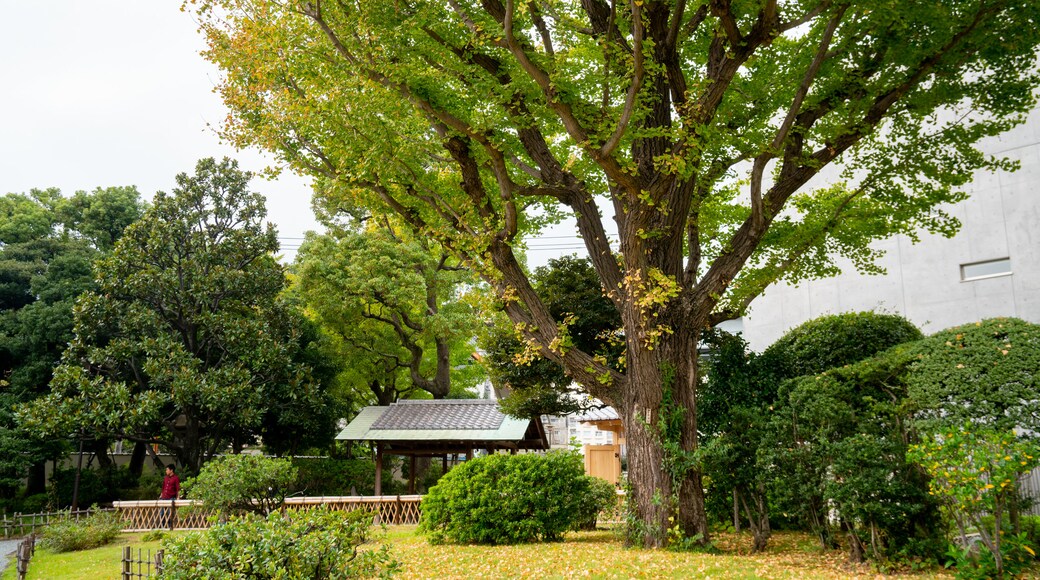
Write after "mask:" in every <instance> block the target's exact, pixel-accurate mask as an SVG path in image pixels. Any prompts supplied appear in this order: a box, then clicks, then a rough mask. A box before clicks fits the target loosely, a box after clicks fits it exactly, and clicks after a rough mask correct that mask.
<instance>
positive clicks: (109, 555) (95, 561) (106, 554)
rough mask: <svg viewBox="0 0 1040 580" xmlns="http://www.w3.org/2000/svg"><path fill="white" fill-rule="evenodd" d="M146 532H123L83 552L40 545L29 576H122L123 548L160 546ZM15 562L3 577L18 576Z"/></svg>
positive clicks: (96, 579) (103, 579) (73, 579)
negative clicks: (60, 551)
mask: <svg viewBox="0 0 1040 580" xmlns="http://www.w3.org/2000/svg"><path fill="white" fill-rule="evenodd" d="M142 535H143V534H122V535H120V536H119V538H118V539H117V540H116V541H115V542H113V543H112V544H109V545H107V546H104V547H101V548H97V549H94V550H83V551H81V552H66V553H64V554H53V553H50V552H48V551H47V550H45V549H42V548H40V547H39V544H37V547H36V555H35V556H34V557H33V559H32V561H31V562H29V574H28V578H32V579H37V580H44V579H46V580H81V579H85V578H89V579H91V580H108V579H109V578H111V579H113V580H118V579H119V578H120V561H121V558H122V553H123V548H124V547H125V546H131V547H132V548H134V553H135V554H136V552H137V549H138V548H141V549H142V550H149V549H150V550H152V551H153V552H154V551H155V550H156V549H157V548H158V547H159V542H143V541H141V536H142ZM15 577H16V576H15V570H14V562H13V561H12V562H11V564H10V565H9V566H8V567H7V570H5V571H4V573H3V575H2V576H0V580H15Z"/></svg>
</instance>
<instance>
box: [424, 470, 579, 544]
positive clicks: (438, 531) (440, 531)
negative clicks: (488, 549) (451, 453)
mask: <svg viewBox="0 0 1040 580" xmlns="http://www.w3.org/2000/svg"><path fill="white" fill-rule="evenodd" d="M589 489H590V485H589V480H588V478H587V477H586V476H585V473H584V467H583V464H582V460H581V456H579V455H578V454H577V453H573V452H556V453H549V454H546V455H536V454H523V455H489V456H487V457H481V458H479V459H474V460H472V461H467V462H466V463H464V464H462V465H460V466H458V467H455V468H454V469H452V470H451V471H449V472H448V473H447V474H446V475H445V476H444V477H442V478H441V480H440V483H438V484H437V485H435V486H434V487H433V488H432V489H431V490H430V492H429V493H428V494H427V495H426V497H424V498H423V502H422V519H421V520H420V521H419V529H420V531H421V532H423V533H426V534H429V536H430V540H431V541H433V542H439V541H443V540H449V541H453V542H459V543H478V544H515V543H519V542H531V541H537V540H543V541H552V540H558V539H559V538H560V537H561V536H562V535H563V533H564V532H566V531H568V530H572V529H574V528H575V526H577V525H578V523H579V522H580V521H581V520H582V517H583V515H585V514H584V513H583V511H582V505H583V504H584V503H585V502H586V501H587V499H586V496H587V495H588V494H589Z"/></svg>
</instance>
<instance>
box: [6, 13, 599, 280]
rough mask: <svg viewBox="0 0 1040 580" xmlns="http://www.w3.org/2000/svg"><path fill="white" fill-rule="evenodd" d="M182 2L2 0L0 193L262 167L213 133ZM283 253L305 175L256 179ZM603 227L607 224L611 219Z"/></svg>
mask: <svg viewBox="0 0 1040 580" xmlns="http://www.w3.org/2000/svg"><path fill="white" fill-rule="evenodd" d="M180 6H181V0H0V194H4V193H14V192H26V191H28V190H29V189H32V188H34V187H36V188H46V187H58V188H60V189H61V190H62V192H64V193H65V194H66V195H71V194H72V193H73V192H75V191H78V190H93V189H94V188H96V187H110V186H117V185H136V186H137V188H138V190H140V192H141V194H142V195H143V196H144V197H145V198H146V199H151V197H152V195H153V194H154V193H155V192H156V191H160V190H162V191H170V190H171V189H172V188H173V186H174V176H175V175H176V174H177V173H181V172H187V173H192V172H193V171H194V168H195V162H196V161H197V160H198V159H200V158H203V157H216V158H218V159H219V158H220V157H223V156H229V157H233V158H235V159H238V160H239V164H240V166H241V167H242V168H243V169H247V170H250V171H260V170H261V169H263V168H265V167H267V166H268V165H269V164H271V163H272V160H271V158H270V157H264V156H263V155H261V154H260V153H259V152H257V151H236V150H234V149H233V148H232V147H231V146H229V145H226V144H224V143H221V141H220V139H219V138H218V137H217V135H216V132H215V128H216V127H219V125H220V124H221V122H222V120H223V119H224V117H225V116H226V115H227V111H226V109H225V108H224V106H223V104H222V103H221V101H220V97H219V96H218V95H217V94H215V93H214V92H213V87H214V86H215V85H216V83H217V79H219V72H218V71H217V69H216V67H215V66H213V65H211V64H210V63H208V62H206V61H205V60H204V59H203V58H202V57H201V56H200V55H199V51H201V50H202V49H203V48H204V44H205V43H204V42H203V40H202V37H201V36H200V35H199V34H198V31H197V25H196V23H195V22H194V21H193V20H192V17H191V15H190V14H188V13H186V12H181V11H180ZM253 187H254V189H255V190H257V191H259V192H261V193H263V194H265V195H266V196H267V211H268V219H270V220H271V221H273V222H274V223H275V225H276V226H277V228H278V235H279V238H280V239H281V243H282V251H283V254H284V255H285V257H286V259H287V261H289V260H292V258H293V257H294V256H295V249H296V247H297V246H298V245H299V242H300V239H301V238H302V236H303V234H304V232H306V231H307V230H313V229H319V228H320V226H319V225H318V224H317V222H316V221H315V220H314V217H313V213H312V212H311V206H310V200H311V189H310V185H309V180H305V179H303V178H301V177H298V176H294V175H291V174H289V173H287V172H286V173H283V175H282V177H281V178H279V179H278V180H277V181H275V182H268V181H263V180H260V179H257V180H256V181H254V183H253ZM607 225H608V228H609V229H611V230H613V223H609V220H608V224H607ZM575 234H576V232H575V230H574V226H573V222H571V223H568V224H563V225H561V226H557V227H555V228H552V229H550V230H548V231H546V232H545V233H544V234H543V235H542V236H541V237H540V238H539V239H535V240H532V241H531V242H530V250H529V261H530V263H531V264H532V265H540V264H544V263H545V261H546V260H548V259H549V258H552V257H555V256H558V255H561V254H569V253H573V252H578V253H580V254H583V255H584V249H583V245H582V244H581V242H580V241H579V240H578V239H577V236H576V235H575Z"/></svg>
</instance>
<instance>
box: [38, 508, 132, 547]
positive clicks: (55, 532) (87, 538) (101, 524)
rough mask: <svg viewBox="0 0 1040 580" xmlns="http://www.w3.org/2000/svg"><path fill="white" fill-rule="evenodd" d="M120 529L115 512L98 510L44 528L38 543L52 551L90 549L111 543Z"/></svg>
mask: <svg viewBox="0 0 1040 580" xmlns="http://www.w3.org/2000/svg"><path fill="white" fill-rule="evenodd" d="M95 507H96V506H95ZM122 529H123V522H122V520H120V518H119V514H117V513H115V512H98V513H95V514H92V515H90V516H88V517H86V518H82V519H80V520H79V521H76V520H73V519H72V518H67V519H65V520H62V521H60V522H58V523H55V524H51V525H49V526H47V527H46V528H44V530H43V536H42V538H41V540H40V545H41V546H43V547H44V548H47V549H48V550H51V551H53V552H74V551H77V550H90V549H92V548H97V547H100V546H104V545H106V544H109V543H111V542H112V540H114V539H115V538H116V536H117V535H119V532H120V531H121V530H122Z"/></svg>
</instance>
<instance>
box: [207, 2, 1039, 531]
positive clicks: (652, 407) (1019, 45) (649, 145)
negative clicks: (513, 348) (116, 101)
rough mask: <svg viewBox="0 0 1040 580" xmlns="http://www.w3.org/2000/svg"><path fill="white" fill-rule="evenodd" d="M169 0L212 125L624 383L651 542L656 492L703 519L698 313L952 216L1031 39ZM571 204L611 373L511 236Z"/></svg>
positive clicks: (658, 12)
mask: <svg viewBox="0 0 1040 580" xmlns="http://www.w3.org/2000/svg"><path fill="white" fill-rule="evenodd" d="M189 6H190V7H192V8H193V9H194V10H195V11H196V12H197V13H198V14H199V15H200V22H201V26H202V29H203V32H204V33H205V35H206V36H207V38H208V41H209V46H210V48H209V50H208V52H207V56H208V58H209V59H211V60H212V61H214V62H215V63H217V64H218V65H219V66H220V67H221V68H222V69H223V71H224V75H225V76H224V79H223V80H222V82H221V84H220V87H219V90H220V92H221V94H222V95H223V98H224V101H225V102H226V103H227V105H228V106H229V107H230V109H231V115H230V119H229V122H228V124H227V127H226V135H227V136H228V138H229V139H231V140H233V141H235V142H236V143H239V144H242V145H245V144H257V145H260V146H262V147H265V148H267V149H270V150H272V151H276V152H277V153H278V154H279V155H281V157H282V158H283V159H284V160H285V161H287V162H288V163H289V164H291V165H292V166H293V167H295V168H296V169H298V170H301V171H304V172H307V173H310V174H312V175H314V176H317V177H318V178H319V179H320V181H321V186H322V187H321V188H320V191H321V192H322V195H323V196H325V197H326V198H331V199H332V200H334V199H335V198H337V197H338V198H342V199H344V200H349V201H350V203H357V204H360V205H363V206H366V207H368V208H370V209H371V211H373V212H376V213H388V214H396V215H397V216H399V217H400V218H401V219H403V220H404V221H405V222H406V223H408V224H410V226H411V227H413V228H414V229H415V230H416V231H417V232H419V233H420V234H421V235H426V236H431V237H435V238H437V239H438V241H439V242H440V244H441V245H443V246H444V247H446V248H450V249H451V250H452V251H453V252H454V253H455V254H456V255H457V256H458V257H460V258H461V259H463V260H464V261H466V263H467V264H468V265H469V266H470V267H472V268H473V269H474V270H475V271H477V272H480V273H481V274H482V275H483V276H484V277H485V278H486V279H487V280H488V281H489V282H490V283H491V284H492V286H493V288H494V289H495V291H496V292H497V293H498V294H499V296H500V297H501V299H502V300H503V301H504V302H505V305H506V306H505V307H506V309H507V311H508V314H509V316H510V318H511V319H512V320H513V322H514V323H515V324H517V325H519V326H520V327H521V329H522V331H523V333H524V334H525V335H526V337H527V339H528V340H529V341H530V342H532V343H533V344H535V345H537V346H539V347H540V348H541V350H542V352H543V354H544V355H545V356H548V357H550V358H553V359H554V360H557V361H559V362H560V363H561V364H562V365H563V366H564V367H565V368H566V369H567V371H568V372H569V373H570V375H571V376H572V377H573V378H574V379H575V380H576V381H577V382H579V383H580V384H582V385H583V386H584V387H585V388H586V389H587V390H588V391H589V392H590V393H591V394H593V395H595V396H596V397H598V398H600V399H602V400H604V401H607V402H609V403H611V404H613V405H614V406H615V407H617V409H618V410H619V412H620V414H621V416H622V418H623V421H624V424H625V427H626V430H627V438H628V450H629V451H628V455H629V477H630V480H631V483H632V486H633V493H632V497H631V499H632V500H633V501H632V505H633V506H634V509H635V511H636V514H637V521H640V522H642V525H640V526H635V528H634V529H638V530H641V531H642V532H645V533H643V534H642V538H641V541H643V542H644V543H646V544H650V545H657V544H660V543H662V542H664V541H665V540H666V534H665V533H664V532H665V530H666V528H668V527H670V524H669V517H670V516H673V515H677V520H676V522H677V523H678V525H679V529H680V530H682V531H684V532H685V533H687V534H691V535H695V534H697V533H700V534H702V536H701V537H702V538H706V537H707V531H708V530H707V523H706V517H705V514H704V509H703V497H702V495H703V492H702V486H701V481H700V480H701V478H700V471H699V468H698V466H697V462H696V461H695V453H693V451H694V450H695V449H696V446H697V412H696V391H697V384H698V368H697V356H696V352H697V342H698V338H699V336H700V332H701V331H702V330H703V329H704V328H705V327H709V326H712V325H713V324H715V323H717V322H719V321H721V320H724V319H727V318H731V317H734V316H737V315H739V314H740V313H741V312H743V311H744V310H745V309H746V308H747V307H748V305H749V303H750V302H751V301H752V300H753V299H754V298H755V297H756V296H757V295H759V294H760V293H761V292H762V291H763V290H764V289H765V288H766V287H767V286H768V285H769V284H772V283H774V282H776V281H778V280H787V281H798V280H801V279H805V278H808V277H814V276H821V275H827V274H833V273H834V272H836V270H837V268H836V266H835V261H834V259H835V257H836V256H844V257H846V258H849V259H851V261H852V262H853V263H854V264H855V265H856V266H857V267H859V268H860V269H863V270H866V271H872V270H875V269H876V267H875V266H874V265H873V258H874V257H875V254H876V252H875V251H874V250H873V249H872V248H871V246H870V245H869V244H870V242H872V241H874V240H878V239H881V238H885V237H887V236H891V235H893V234H896V233H905V234H909V235H913V234H914V232H917V231H919V230H921V229H924V230H928V231H932V232H940V233H943V234H950V233H952V232H953V231H955V229H956V225H957V224H956V221H955V220H954V219H952V218H951V217H950V216H949V215H947V214H946V213H944V212H943V211H942V210H941V208H942V207H943V204H947V203H950V202H955V201H957V200H959V199H961V198H962V194H961V193H959V192H958V190H957V187H958V186H960V185H962V184H964V183H965V182H967V181H968V180H970V179H971V178H972V175H973V174H974V173H975V172H976V171H978V170H980V169H996V168H1002V167H1008V164H1007V163H1005V162H1003V161H1001V160H999V159H993V158H991V157H987V156H986V155H983V154H981V153H980V152H979V151H978V149H977V148H976V147H975V145H976V144H977V143H978V142H979V141H980V140H981V139H983V138H985V137H988V136H992V135H997V134H999V133H1001V132H1003V131H1006V130H1007V129H1009V128H1010V127H1012V126H1013V125H1014V124H1016V123H1018V122H1020V121H1021V120H1022V119H1023V118H1024V115H1025V113H1026V112H1027V111H1029V110H1030V108H1031V107H1032V106H1033V103H1034V96H1033V95H1034V90H1035V87H1036V84H1037V74H1036V68H1035V62H1036V55H1035V47H1036V45H1037V44H1038V42H1040V23H1038V22H1037V20H1038V17H1040V5H1038V3H1037V2H1036V0H900V1H878V0H871V1H869V2H843V1H835V0H789V1H783V2H780V1H777V0H740V1H738V0H710V1H698V0H661V1H659V0H654V1H649V0H629V1H617V0H581V1H575V0H528V1H526V2H517V1H515V0H441V1H437V2H431V1H428V0H401V1H386V0H213V1H201V0H200V1H199V2H189ZM817 176H819V177H820V178H819V179H814V178H816V177H817ZM302 202H303V200H301V203H302ZM332 205H334V203H333V204H332ZM609 214H612V215H613V220H614V222H615V223H616V228H617V234H618V239H619V242H618V244H617V245H615V246H611V245H610V243H609V242H608V236H607V233H608V228H607V226H606V224H605V217H604V216H605V215H609ZM565 215H569V216H573V217H574V218H575V219H576V221H577V232H578V235H580V237H581V238H582V240H584V243H585V246H586V248H587V250H588V254H589V256H590V257H591V259H592V263H593V265H594V267H595V269H596V272H597V274H598V276H599V278H600V280H601V282H602V285H603V289H604V291H605V292H606V293H607V295H608V296H609V297H610V299H611V300H612V301H613V302H614V304H615V306H616V307H617V309H618V311H619V312H620V314H621V319H622V322H623V326H624V336H625V340H626V343H627V344H626V346H627V351H626V353H625V357H624V361H625V363H626V366H625V367H624V368H623V369H620V370H619V369H617V368H613V367H611V366H610V365H609V364H607V362H606V361H605V360H603V359H601V358H597V357H595V356H593V355H591V354H589V353H587V352H584V351H582V350H581V349H579V348H575V347H574V346H573V344H572V342H571V341H569V340H568V338H567V337H568V333H567V327H566V324H564V321H560V320H555V319H553V317H552V316H551V314H550V312H549V310H548V309H547V308H546V307H545V305H544V304H543V303H542V301H541V300H539V298H538V296H537V294H536V292H535V291H534V290H533V288H532V286H531V284H530V282H529V279H528V276H527V273H526V271H525V270H524V268H523V267H522V265H521V263H520V261H519V260H518V257H517V255H518V254H517V248H518V247H520V246H522V242H523V238H524V236H525V235H526V234H529V233H531V232H532V231H534V230H535V229H536V228H537V227H538V226H540V225H541V224H542V223H543V222H544V221H547V220H552V219H556V218H558V217H561V216H565ZM664 423H668V424H669V425H670V426H671V427H670V428H665V426H664ZM679 423H681V425H680V424H679Z"/></svg>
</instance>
